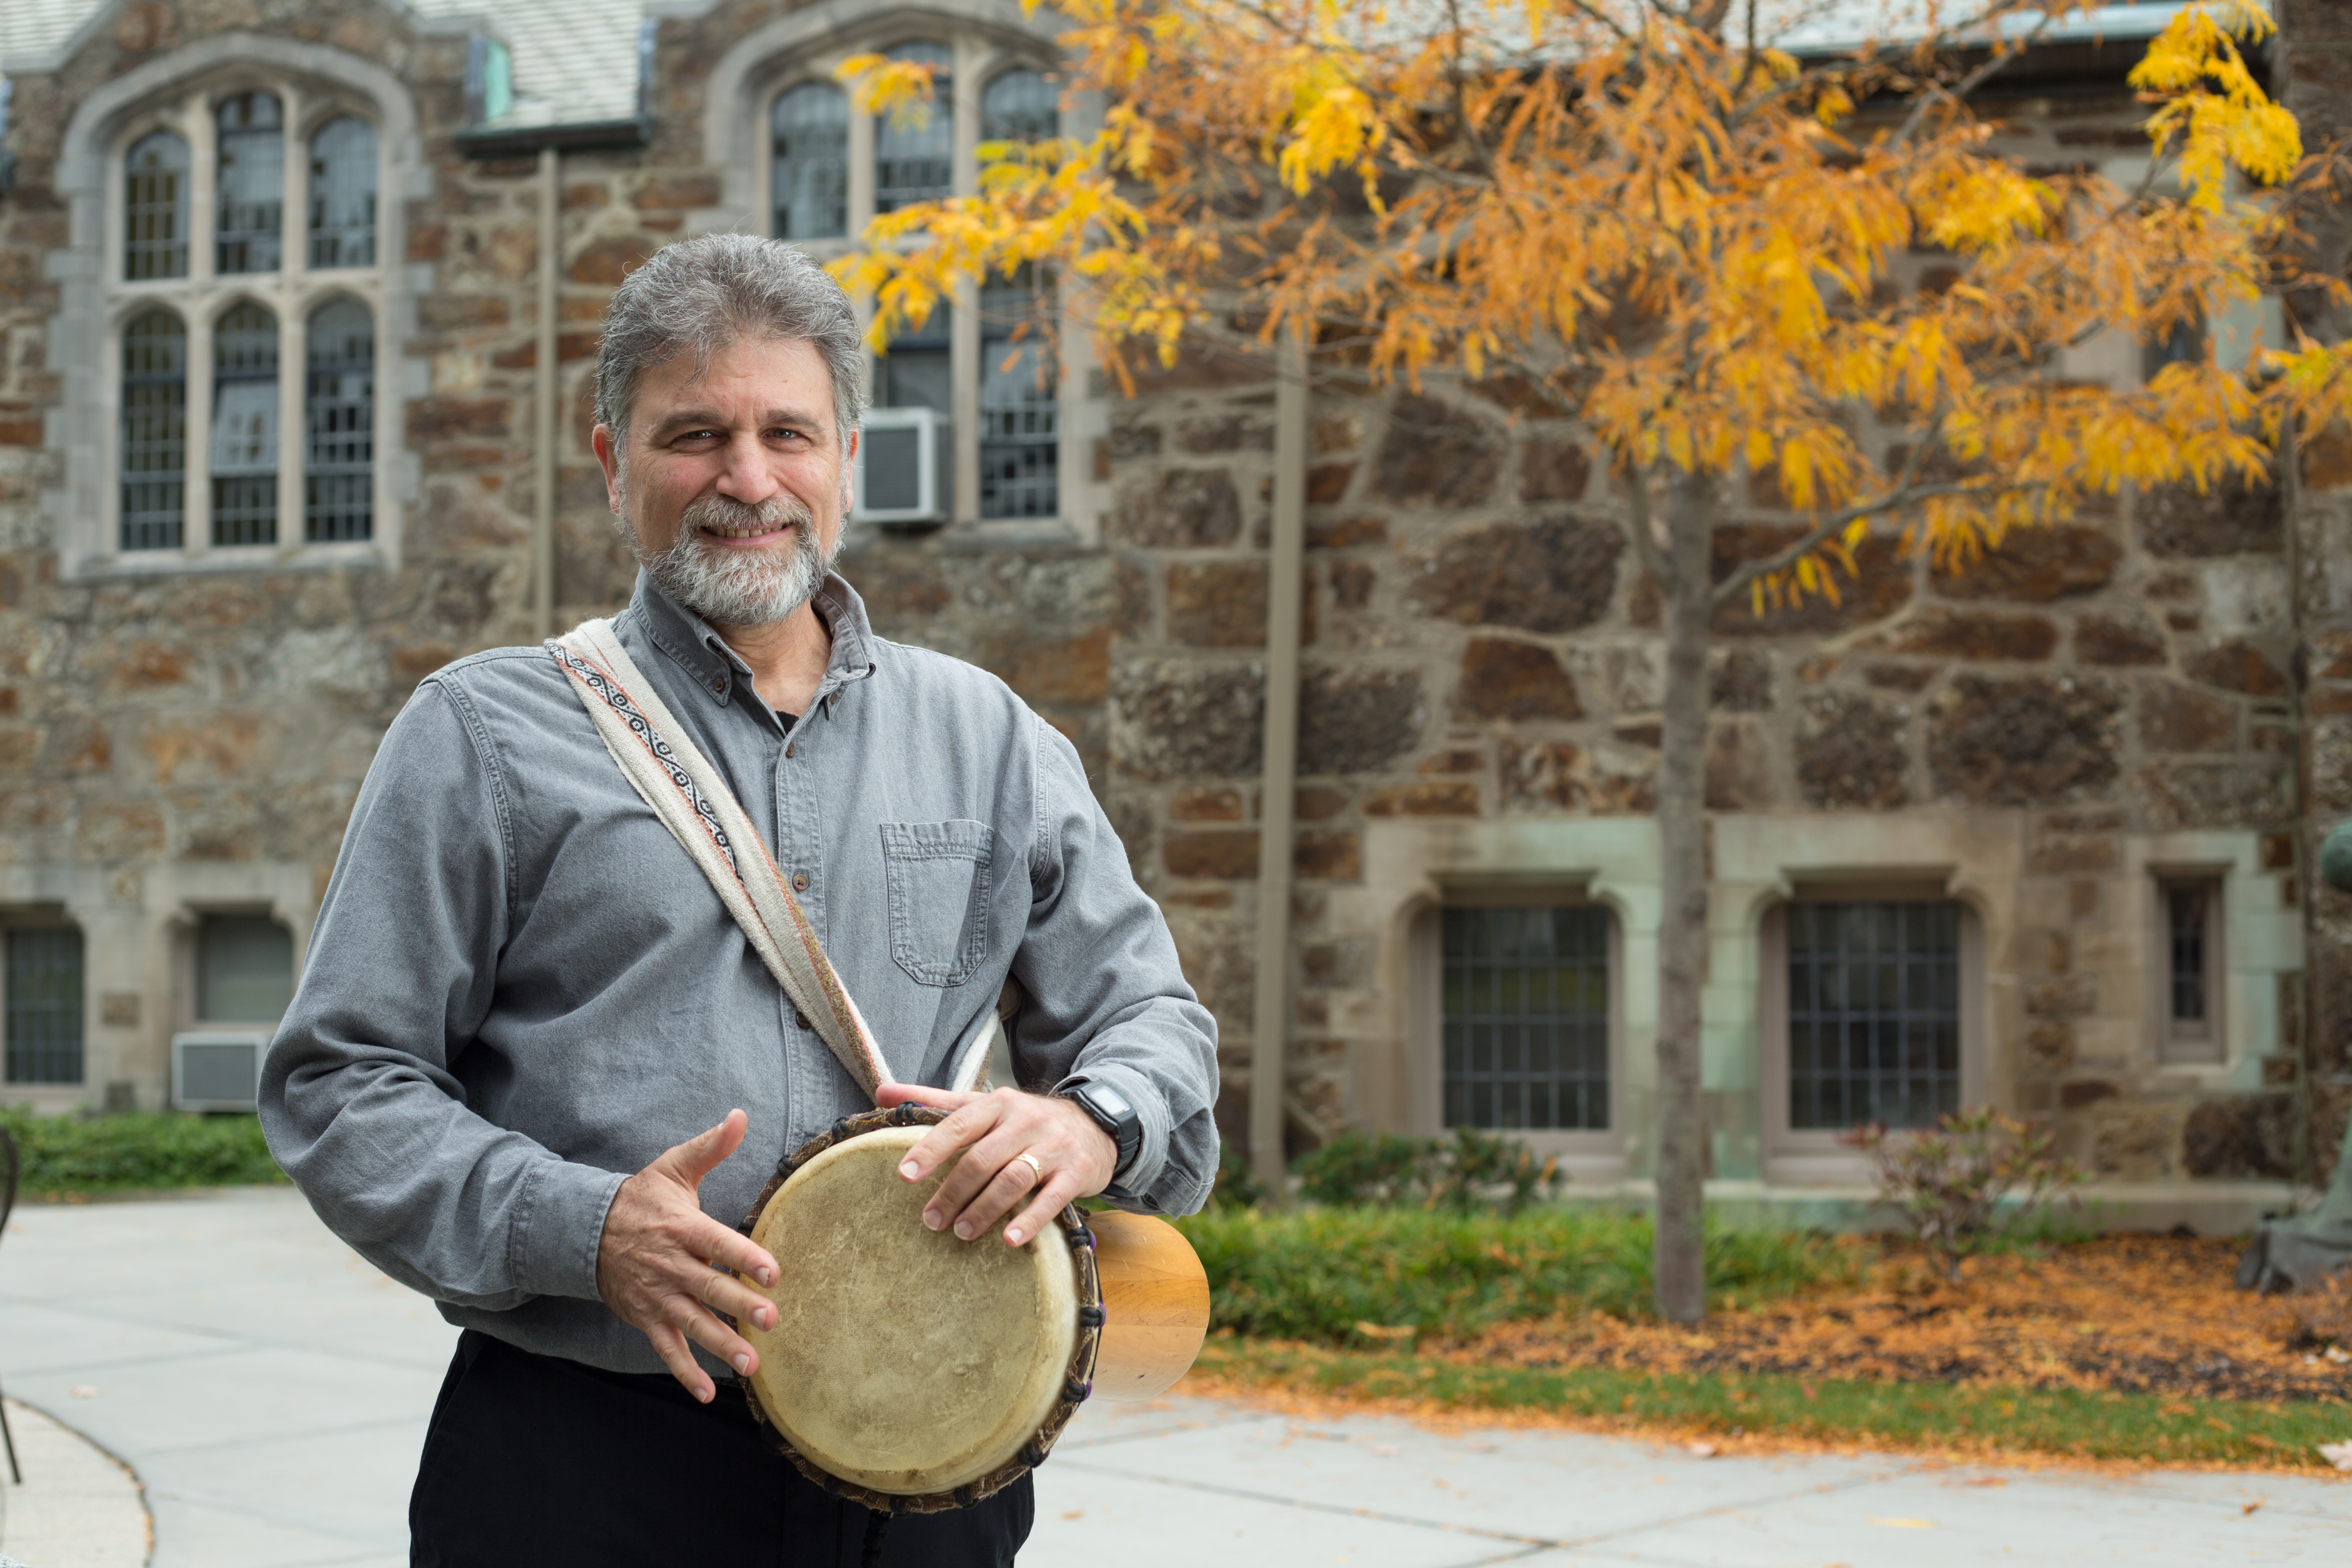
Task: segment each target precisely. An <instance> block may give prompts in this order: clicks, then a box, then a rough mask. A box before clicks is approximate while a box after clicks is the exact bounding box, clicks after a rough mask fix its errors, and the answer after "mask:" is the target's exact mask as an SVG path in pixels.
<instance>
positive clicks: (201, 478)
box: [180, 233, 217, 555]
mask: <svg viewBox="0 0 2352 1568" xmlns="http://www.w3.org/2000/svg"><path fill="white" fill-rule="evenodd" d="M211 246H212V239H211V236H210V234H209V233H207V234H206V236H205V255H206V256H210V255H211V254H212V250H211ZM210 303H211V302H210V301H208V300H204V299H203V298H201V297H199V299H198V300H195V301H193V302H191V304H190V305H189V308H188V390H187V400H188V401H187V407H188V424H187V430H188V439H187V454H188V455H187V465H188V499H187V501H186V505H185V509H184V510H185V515H186V519H187V521H185V522H184V524H182V526H181V530H180V547H181V548H182V549H183V550H184V551H185V552H187V553H189V554H191V555H202V554H204V553H205V552H207V551H209V550H211V549H212V547H213V479H212V469H213V463H212V457H213V378H214V376H215V374H217V372H216V370H215V366H214V364H213V312H212V310H211V308H210Z"/></svg>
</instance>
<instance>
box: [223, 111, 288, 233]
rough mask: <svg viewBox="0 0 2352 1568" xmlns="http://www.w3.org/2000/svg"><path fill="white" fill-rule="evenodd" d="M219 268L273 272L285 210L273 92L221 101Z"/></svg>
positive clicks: (282, 139)
mask: <svg viewBox="0 0 2352 1568" xmlns="http://www.w3.org/2000/svg"><path fill="white" fill-rule="evenodd" d="M217 118H218V122H219V126H220V219H219V222H218V225H217V228H216V232H215V236H214V245H213V248H214V251H215V256H216V258H217V259H216V260H215V263H214V266H215V268H216V269H217V270H219V271H221V272H275V271H277V270H278V256H279V250H280V246H281V237H282V236H283V233H284V228H285V215H286V130H285V125H284V122H283V121H281V119H280V118H279V111H278V95H277V94H276V93H274V92H240V93H238V94H236V96H235V97H233V98H231V99H229V100H227V101H226V102H224V103H223V104H222V105H221V106H220V110H219V113H218V117H217Z"/></svg>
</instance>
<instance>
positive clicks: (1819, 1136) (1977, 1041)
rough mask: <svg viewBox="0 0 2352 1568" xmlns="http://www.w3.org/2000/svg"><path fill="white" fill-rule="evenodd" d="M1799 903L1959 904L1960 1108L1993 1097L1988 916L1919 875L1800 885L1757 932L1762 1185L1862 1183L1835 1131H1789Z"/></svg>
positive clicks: (1861, 1169)
mask: <svg viewBox="0 0 2352 1568" xmlns="http://www.w3.org/2000/svg"><path fill="white" fill-rule="evenodd" d="M1799 903H1895V904H1908V903H1937V904H1956V905H1958V908H1959V912H1960V931H1959V938H1960V952H1959V960H1960V991H1959V1003H1960V1005H1959V1014H1960V1104H1961V1105H1962V1106H1970V1105H1981V1104H1984V1103H1985V1102H1986V1101H1987V1100H1990V1098H1991V1097H1992V1077H1993V1074H1992V1053H1991V1030H1990V1018H1989V1016H1988V1015H1989V1013H1990V1001H1991V998H1990V995H1989V994H1988V990H1987V986H1986V971H1985V958H1986V944H1985V923H1986V921H1985V911H1984V910H1981V909H1979V907H1978V903H1977V900H1974V899H1973V898H1971V897H1969V894H1968V893H1967V891H1966V890H1964V889H1956V888H1954V887H1952V886H1950V885H1949V883H1948V881H1946V880H1943V879H1922V878H1919V877H1916V876H1907V875H1906V876H1900V877H1890V878H1888V879H1883V880H1882V879H1874V878H1869V877H1862V878H1844V877H1841V878H1836V879H1821V880H1810V879H1809V880H1797V881H1792V883H1791V884H1790V891H1789V893H1788V895H1787V896H1785V897H1782V898H1778V899H1775V900H1772V901H1771V903H1770V904H1769V905H1768V906H1767V907H1766V908H1765V909H1764V910H1763V912H1762V918H1761V919H1760V920H1759V922H1758V925H1757V932H1756V954H1757V976H1756V980H1757V1011H1756V1045H1757V1052H1756V1070H1757V1075H1758V1076H1757V1087H1758V1091H1759V1094H1758V1097H1759V1100H1761V1101H1762V1104H1761V1106H1760V1108H1759V1109H1760V1112H1761V1118H1762V1129H1761V1131H1762V1144H1763V1146H1762V1149H1761V1151H1760V1153H1761V1155H1762V1165H1763V1174H1764V1179H1765V1180H1766V1181H1767V1182H1769V1183H1773V1184H1790V1185H1798V1186H1811V1185H1834V1184H1850V1183H1853V1182H1857V1181H1860V1180H1863V1179H1864V1178H1865V1177H1866V1176H1867V1173H1868V1168H1869V1165H1868V1161H1867V1160H1866V1159H1865V1158H1864V1156H1863V1155H1861V1154H1860V1153H1857V1152H1855V1151H1854V1150H1853V1149H1851V1148H1848V1147H1847V1146H1846V1145H1845V1144H1843V1143H1842V1142H1839V1138H1840V1136H1841V1135H1840V1134H1839V1133H1838V1132H1835V1131H1814V1130H1810V1129H1808V1130H1803V1131H1800V1130H1798V1129H1796V1128H1792V1127H1791V1126H1790V1124H1789V1123H1790V1115H1789V1093H1790V1083H1789V918H1788V917H1789V908H1790V905H1792V904H1799Z"/></svg>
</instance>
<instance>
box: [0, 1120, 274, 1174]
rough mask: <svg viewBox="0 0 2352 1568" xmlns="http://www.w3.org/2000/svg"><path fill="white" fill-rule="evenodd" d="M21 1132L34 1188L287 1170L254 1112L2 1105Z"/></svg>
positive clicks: (14, 1131) (19, 1143)
mask: <svg viewBox="0 0 2352 1568" xmlns="http://www.w3.org/2000/svg"><path fill="white" fill-rule="evenodd" d="M0 1127H5V1128H6V1129H7V1130H8V1131H9V1133H10V1134H11V1135H12V1136H14V1137H15V1139H16V1148H17V1151H18V1152H19V1153H20V1155H21V1156H22V1157H23V1160H24V1163H25V1169H24V1188H25V1190H26V1192H28V1193H44V1192H48V1193H103V1192H125V1191H136V1190H138V1189H141V1188H147V1187H228V1186H245V1185H250V1184H254V1183H257V1182H282V1181H284V1180H285V1179H286V1177H285V1175H284V1174H283V1173H281V1172H279V1170H278V1162H277V1161H275V1160H273V1159H271V1158H270V1157H269V1149H268V1145H267V1144H266V1143H264V1142H262V1138H261V1123H260V1121H257V1119H255V1118H253V1117H250V1116H187V1115H174V1114H162V1113H158V1112H155V1111H132V1112H130V1113H129V1114H126V1115H121V1116H93V1117H89V1118H87V1119H85V1118H82V1117H76V1116H35V1115H33V1114H32V1113H31V1112H29V1111H26V1110H0Z"/></svg>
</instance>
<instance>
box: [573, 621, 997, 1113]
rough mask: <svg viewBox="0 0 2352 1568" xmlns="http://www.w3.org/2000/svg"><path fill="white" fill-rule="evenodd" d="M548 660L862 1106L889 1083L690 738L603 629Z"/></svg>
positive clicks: (983, 1043) (797, 913)
mask: <svg viewBox="0 0 2352 1568" xmlns="http://www.w3.org/2000/svg"><path fill="white" fill-rule="evenodd" d="M547 650H548V652H549V653H550V654H551V655H552V656H553V657H554V658H555V661H556V663H557V664H558V665H559V666H561V667H562V670H563V672H564V674H565V675H567V676H568V677H570V678H571V680H572V691H573V692H574V694H576V695H577V696H578V697H579V699H580V703H581V706H582V707H583V708H585V709H586V710H588V718H589V721H590V722H592V723H593V724H594V725H595V726H596V733H597V734H598V735H599V736H601V737H602V738H603V740H604V749H605V750H606V751H608V752H611V753H612V754H613V761H614V763H618V764H619V766H620V769H621V773H622V776H623V777H625V778H626V779H627V780H628V781H629V783H630V784H631V785H632V786H633V787H634V788H635V790H636V792H637V794H638V795H639V796H641V797H642V798H643V799H644V801H645V803H646V805H649V806H651V807H652V808H653V812H654V815H655V816H657V817H659V818H660V819H661V823H662V826H665V827H667V828H668V829H669V831H670V836H671V837H674V838H676V839H677V842H678V844H679V846H680V847H683V848H684V849H685V850H686V852H687V854H688V856H689V857H691V858H692V859H693V861H694V863H695V864H696V865H697V866H698V867H700V868H702V873H703V875H704V876H706V877H708V878H709V879H710V885H711V887H712V888H713V889H715V890H716V891H717V892H718V894H719V902H721V903H723V904H725V905H726V906H727V911H728V913H730V914H731V915H733V916H734V917H735V921H736V923H737V924H738V925H740V926H741V927H742V928H743V934H744V936H745V937H746V938H747V939H749V941H750V942H751V951H752V952H756V953H758V954H759V955H760V962H761V963H764V964H766V965H767V966H768V973H771V974H772V975H774V976H775V977H776V984H779V985H781V986H782V987H783V988H784V994H785V995H786V996H788V997H790V998H791V999H792V1003H793V1006H795V1007H797V1008H799V1009H800V1011H801V1014H802V1015H803V1016H804V1017H806V1018H807V1019H808V1021H809V1022H810V1024H811V1025H812V1026H814V1028H815V1029H816V1032H817V1036H818V1037H819V1038H821V1039H823V1040H824V1043H825V1046H826V1047H827V1048H828V1049H830V1050H831V1051H832V1052H833V1054H834V1056H835V1058H836V1059H837V1060H839V1062H840V1063H841V1065H842V1067H843V1068H845V1069H846V1070H847V1071H848V1073H849V1076H850V1077H851V1078H852V1079H855V1080H856V1083H857V1087H858V1088H859V1089H863V1090H865V1091H866V1096H867V1097H868V1098H869V1099H870V1098H872V1097H873V1096H874V1095H875V1092H876V1090H877V1089H880V1088H881V1087H882V1086H883V1085H884V1084H886V1083H889V1082H891V1081H893V1080H892V1079H891V1077H890V1068H889V1066H888V1064H887V1062H885V1061H884V1060H883V1057H882V1053H881V1051H880V1050H879V1049H878V1048H877V1047H876V1046H875V1044H874V1037H873V1035H872V1033H871V1032H870V1031H869V1030H867V1028H866V1019H865V1017H864V1016H862V1015H861V1014H860V1013H859V1012H858V1011H857V1004H856V1002H855V1001H853V1000H852V999H851V997H850V994H849V992H848V991H847V989H846V988H845V987H844V986H843V985H842V984H841V977H840V976H839V975H838V974H836V973H834V968H833V963H832V962H831V961H830V960H828V959H827V958H826V957H825V955H824V944H823V943H822V942H818V941H817V935H816V928H815V927H814V926H813V925H811V924H810V923H809V919H808V916H807V914H806V913H805V912H804V911H803V910H802V909H801V905H800V900H798V899H796V898H794V897H793V889H792V886H791V884H790V883H788V882H786V881H785V880H784V876H783V873H782V871H780V870H778V869H777V868H776V862H775V858H774V857H772V856H771V855H770V854H769V853H768V847H767V846H766V845H765V844H764V843H762V842H761V838H760V834H759V830H758V829H757V828H756V827H754V826H752V825H751V818H750V817H749V816H745V815H744V812H743V807H742V806H741V805H740V803H738V802H737V800H736V799H735V794H734V792H733V791H732V790H730V788H728V786H727V781H726V780H725V779H724V778H722V777H721V776H720V775H719V770H718V769H716V768H714V767H712V766H711V765H710V763H709V759H708V758H706V757H705V756H703V754H702V752H700V751H699V750H698V748H697V747H696V746H695V744H694V742H692V741H691V740H690V739H688V736H687V733H686V730H685V728H684V726H682V725H680V724H679V723H678V722H677V720H676V719H674V718H672V717H671V716H670V712H669V710H668V709H667V707H665V706H664V705H663V703H662V700H661V699H660V698H659V697H658V696H656V694H655V692H654V689H653V686H652V683H651V682H649V681H647V680H646V679H645V677H644V675H643V674H642V673H641V672H640V671H639V670H638V668H637V667H636V664H635V661H634V660H632V659H631V658H629V655H628V652H627V650H626V649H625V648H623V647H621V639H620V638H619V637H617V636H615V635H614V631H613V623H612V622H610V621H608V620H589V621H583V622H581V623H580V625H579V626H576V627H574V628H572V630H571V631H569V632H567V633H565V634H564V635H563V636H562V637H556V638H553V639H551V640H550V641H549V642H548V644H547ZM1016 995H1017V993H1015V992H1014V991H1013V988H1012V987H1011V986H1007V987H1006V995H1005V997H1004V998H1003V999H1002V1000H1001V1001H1000V1003H999V1005H998V1006H996V1007H993V1008H991V1009H990V1010H989V1012H988V1014H987V1015H986V1016H984V1017H983V1018H982V1020H981V1023H980V1025H979V1026H977V1027H976V1028H975V1029H974V1030H973V1031H972V1033H971V1036H970V1037H968V1038H966V1039H965V1040H964V1041H963V1042H962V1044H961V1045H960V1046H959V1047H958V1048H957V1051H956V1057H955V1061H954V1063H953V1067H954V1071H953V1072H952V1074H951V1075H950V1081H949V1087H950V1088H951V1089H970V1088H971V1087H973V1086H974V1085H975V1084H977V1083H978V1082H979V1080H980V1079H981V1076H982V1074H983V1073H985V1072H986V1071H987V1069H988V1058H989V1053H990V1051H991V1050H992V1048H993V1047H994V1045H995V1043H996V1039H997V1037H998V1036H999V1035H1000V1034H1001V1033H1002V1031H1003V1019H1002V1016H1001V1015H1002V1014H1003V1013H1004V1012H1006V1011H1009V1010H1010V1005H1011V1003H1012V1002H1013V999H1014V998H1015V996H1016Z"/></svg>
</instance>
